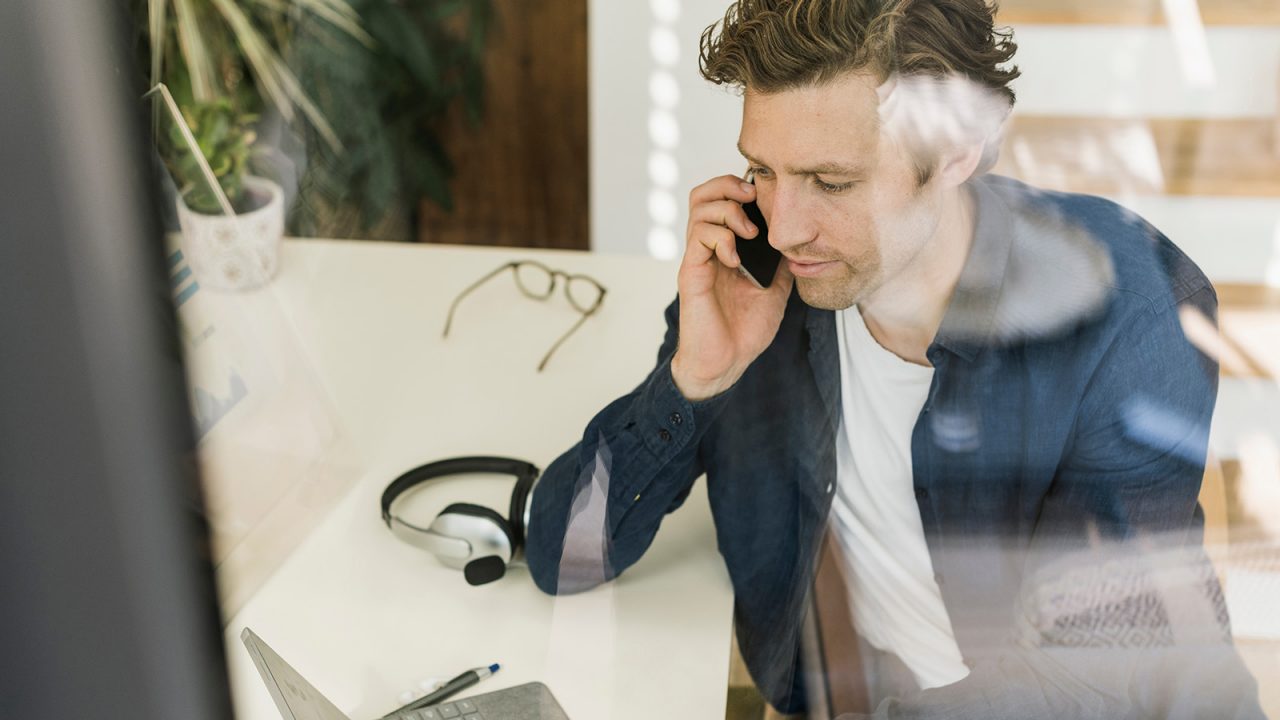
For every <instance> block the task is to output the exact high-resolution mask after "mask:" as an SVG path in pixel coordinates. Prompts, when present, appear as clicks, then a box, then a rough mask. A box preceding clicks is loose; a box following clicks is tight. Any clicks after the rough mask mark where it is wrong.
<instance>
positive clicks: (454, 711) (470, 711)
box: [394, 700, 485, 720]
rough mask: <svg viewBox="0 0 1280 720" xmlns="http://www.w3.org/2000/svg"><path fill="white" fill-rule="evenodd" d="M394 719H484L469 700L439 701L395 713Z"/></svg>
mask: <svg viewBox="0 0 1280 720" xmlns="http://www.w3.org/2000/svg"><path fill="white" fill-rule="evenodd" d="M394 717H395V720H453V718H457V720H484V719H485V716H484V715H481V714H480V711H479V710H477V709H476V706H475V704H474V703H472V702H471V701H470V700H455V701H453V702H445V703H440V704H439V705H432V706H431V707H427V708H422V709H421V710H408V711H405V712H402V713H399V714H398V715H395V716H394Z"/></svg>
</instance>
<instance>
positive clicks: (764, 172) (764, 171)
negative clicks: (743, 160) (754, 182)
mask: <svg viewBox="0 0 1280 720" xmlns="http://www.w3.org/2000/svg"><path fill="white" fill-rule="evenodd" d="M750 171H751V174H752V175H755V176H756V177H764V178H767V177H769V176H770V175H772V174H773V173H771V172H770V171H769V168H762V167H753V168H751V169H750Z"/></svg>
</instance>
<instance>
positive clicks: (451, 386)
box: [211, 241, 732, 720]
mask: <svg viewBox="0 0 1280 720" xmlns="http://www.w3.org/2000/svg"><path fill="white" fill-rule="evenodd" d="M526 257H527V258H537V259H539V260H541V261H543V262H544V263H546V264H548V265H550V266H551V267H555V268H563V269H565V270H568V271H571V272H575V271H576V272H585V273H588V274H591V275H593V276H594V277H596V278H598V279H599V280H600V281H601V282H603V283H604V284H605V285H606V286H607V287H608V289H609V294H608V296H607V297H606V300H605V303H604V306H603V307H602V309H601V311H600V312H599V314H598V315H597V316H595V317H593V318H591V319H589V320H588V321H587V322H586V324H585V325H584V326H583V327H582V328H581V329H580V330H579V331H578V333H577V334H575V335H574V336H573V337H572V338H571V339H570V340H569V341H568V342H567V343H566V344H565V345H564V346H563V347H562V348H561V349H560V350H559V351H558V353H557V355H556V356H555V357H553V358H552V360H551V363H550V365H549V366H548V368H547V370H546V371H545V372H544V373H542V374H539V373H537V372H536V371H535V367H536V365H537V362H538V360H539V359H540V358H541V356H542V354H543V353H544V352H545V351H546V349H547V348H548V347H549V346H550V345H551V343H552V342H554V341H555V339H556V338H557V337H558V336H559V334H560V333H561V332H563V331H564V330H565V329H567V328H568V327H569V326H570V325H572V323H573V322H574V321H575V320H576V318H577V315H576V313H575V311H574V310H572V308H571V307H570V306H569V305H568V302H567V301H566V300H565V299H564V298H563V296H562V295H559V294H557V295H556V296H555V297H554V298H553V299H552V300H551V301H549V302H546V303H541V302H536V301H532V300H529V299H527V298H525V297H524V296H522V295H521V294H520V293H519V292H518V291H517V289H516V288H515V286H514V283H513V281H512V278H511V277H510V276H500V277H498V278H495V279H494V280H492V281H491V282H490V283H489V284H487V285H486V286H484V287H483V288H482V289H480V290H478V291H476V292H475V293H473V294H472V296H470V297H469V298H468V299H467V300H466V301H464V303H463V304H462V305H461V306H460V308H459V311H458V315H457V318H456V319H455V325H454V329H453V332H452V333H451V337H450V338H449V339H448V340H443V339H442V338H441V337H440V332H441V328H442V325H443V322H444V316H445V312H446V309H447V307H448V303H449V302H450V300H451V299H452V297H453V296H454V295H455V294H456V293H457V292H458V291H459V290H461V289H462V288H463V287H465V286H466V285H468V284H470V283H471V282H472V281H473V280H475V279H476V278H478V277H480V276H481V275H483V274H484V273H486V272H488V271H489V270H491V269H493V268H494V267H496V266H498V265H499V264H501V263H502V262H505V261H507V260H510V259H514V258H526ZM674 289H675V267H674V266H672V265H670V264H663V263H658V262H655V261H650V260H646V259H642V258H619V257H600V256H592V255H588V254H580V253H567V252H548V251H527V250H505V249H462V248H448V247H422V246H409V245H387V244H373V243H351V242H328V241H296V242H292V241H291V242H286V244H285V247H284V251H283V256H282V271H281V275H280V276H279V277H278V278H277V279H276V280H275V282H274V283H273V287H272V290H271V291H270V292H269V293H265V292H260V293H259V294H258V296H255V297H249V298H241V299H239V300H236V301H235V302H238V303H241V304H242V305H243V304H246V303H247V304H252V303H255V302H273V303H277V304H278V306H279V307H282V308H283V314H284V315H286V316H288V317H290V318H292V320H293V321H294V322H296V324H297V327H298V328H299V335H300V338H301V342H302V344H303V345H304V346H305V347H306V348H307V349H308V351H309V352H310V353H311V356H312V358H313V359H314V369H315V375H316V376H317V377H318V378H319V383H320V385H321V386H322V387H323V388H324V389H325V391H326V392H327V394H328V396H329V399H330V400H331V405H330V407H332V408H333V412H334V414H335V415H336V417H337V418H338V420H339V423H340V425H341V430H340V433H339V434H340V436H341V438H342V440H343V442H344V444H346V445H348V446H349V447H350V449H353V451H354V456H355V457H357V458H358V461H357V462H355V463H354V464H352V463H350V462H348V463H347V464H346V465H344V468H354V469H350V470H344V471H346V472H354V473H355V475H354V476H352V477H351V478H349V480H348V481H339V482H337V483H336V486H339V487H341V486H344V482H345V486H346V487H350V489H349V490H346V491H345V494H341V493H340V494H339V498H338V499H336V500H335V501H334V503H332V504H330V506H331V507H332V508H333V509H332V510H331V511H329V512H328V513H327V515H325V516H324V517H323V519H318V520H316V521H315V522H314V523H312V525H313V526H314V529H312V530H310V531H309V532H308V533H307V534H306V535H305V538H304V539H302V540H301V542H300V544H299V545H298V546H297V547H296V549H293V550H292V552H291V554H289V556H288V558H287V559H286V560H285V561H284V562H283V564H280V565H279V567H278V569H275V571H274V573H272V574H270V576H269V577H267V578H266V579H265V581H263V582H261V583H260V584H256V585H255V587H254V588H253V592H252V593H251V594H249V593H245V595H246V597H247V600H245V601H244V602H243V604H241V605H240V609H239V610H238V612H236V614H235V615H234V616H233V617H232V618H231V619H230V622H229V624H228V627H227V629H226V643H227V652H228V656H229V662H230V671H231V680H232V687H233V690H234V694H235V705H236V710H237V716H238V717H240V718H242V720H244V719H252V720H257V719H259V718H261V719H263V720H266V719H271V720H275V718H278V717H279V716H278V714H277V711H276V709H275V707H274V705H273V704H272V702H271V699H270V697H269V696H268V694H267V691H266V689H265V688H264V687H263V685H262V682H261V681H260V679H259V678H258V674H257V672H256V671H255V670H254V668H253V666H252V664H251V662H250V661H249V659H248V657H247V655H246V653H245V651H244V648H243V646H242V645H241V643H240V640H239V637H238V636H239V633H240V630H241V628H243V627H245V626H246V625H247V626H249V627H252V628H253V629H254V631H255V632H257V633H258V634H259V635H261V636H262V637H263V639H264V640H266V641H267V642H268V643H269V644H270V645H272V646H273V647H274V648H275V649H276V650H277V651H278V652H279V653H280V654H281V655H282V656H283V657H284V658H285V659H286V660H288V661H289V662H290V663H291V664H293V665H294V666H295V667H296V668H297V669H298V670H299V671H300V672H302V673H303V675H305V676H306V677H307V678H308V679H310V680H311V681H312V683H313V684H314V685H315V686H316V687H317V688H318V689H319V690H321V691H322V692H323V693H324V694H325V695H327V696H328V697H329V698H330V699H331V700H332V701H333V702H334V703H335V704H336V705H338V706H339V707H340V708H342V709H343V710H345V711H347V712H348V713H349V714H350V715H351V716H352V718H353V720H367V719H368V718H374V717H378V716H380V715H381V714H382V713H385V712H387V711H389V710H391V709H393V708H394V707H395V706H397V705H398V702H397V698H398V696H400V695H401V694H402V693H403V692H404V691H406V690H409V689H411V688H413V687H414V685H415V684H417V683H418V682H419V681H421V680H423V679H426V678H431V677H440V676H445V677H448V676H452V675H454V674H456V673H457V672H460V671H461V670H463V669H465V668H469V667H474V666H477V665H483V664H487V663H490V662H500V663H502V665H503V669H502V670H501V672H499V673H498V674H497V675H496V676H495V677H494V678H492V679H490V680H487V681H485V682H484V683H483V684H482V685H480V686H479V687H477V688H474V689H473V690H472V691H471V692H483V691H488V690H495V689H498V688H500V687H505V686H509V685H515V684H519V683H523V682H527V681H530V680H541V681H543V682H545V683H547V684H548V685H549V686H550V687H551V689H552V691H553V692H554V693H555V695H556V696H557V698H559V700H560V702H561V704H562V705H563V706H564V708H565V710H566V712H568V714H569V715H570V716H571V717H572V718H574V719H575V720H602V719H606V718H618V719H621V718H653V717H690V718H717V717H723V716H724V707H725V693H726V678H727V673H728V662H729V660H728V654H729V645H730V632H731V609H732V594H731V589H730V585H729V582H728V577H727V574H726V572H725V569H724V565H723V561H722V560H721V558H720V556H719V554H718V553H717V551H716V544H715V536H714V532H713V527H712V524H711V519H710V515H709V511H708V508H707V502H706V495H705V489H704V486H703V484H702V483H701V482H699V485H698V487H697V489H696V490H695V492H694V494H693V496H692V497H691V498H690V500H689V502H688V503H687V504H686V506H685V507H684V508H682V509H681V510H680V511H679V512H677V513H675V514H674V515H672V516H670V517H669V518H668V520H667V521H666V522H665V523H664V525H663V527H662V530H661V532H660V533H659V534H658V537H657V540H656V541H655V543H654V545H653V547H652V548H651V549H650V550H649V552H648V553H647V555H646V556H645V557H644V558H643V560H641V562H640V563H638V564H637V565H636V566H634V567H633V568H631V569H630V570H628V571H627V572H626V573H625V574H624V575H623V576H622V577H621V578H620V579H619V580H617V581H615V582H614V583H612V584H610V585H607V586H603V587H600V588H597V589H596V590H594V591H591V592H589V593H585V594H583V595H580V596H575V597H564V598H552V597H548V596H545V595H543V594H542V593H541V592H539V591H538V590H537V589H536V588H535V587H534V585H533V583H532V581H531V580H529V577H528V573H527V570H525V569H524V568H515V569H513V570H512V571H510V572H509V573H508V575H507V577H506V578H504V579H503V580H501V581H499V582H497V583H494V584H492V585H489V586H485V587H481V588H472V587H469V586H467V585H466V583H465V581H464V580H463V578H462V575H461V573H459V572H457V571H453V570H448V569H446V568H444V567H443V566H441V565H439V564H438V563H437V562H436V561H435V559H434V558H432V557H430V556H429V555H427V554H425V553H423V552H422V551H420V550H417V549H415V548H412V547H409V546H407V545H405V544H402V543H401V542H400V541H398V540H397V539H395V538H394V537H393V536H392V535H391V534H390V532H389V531H388V530H387V529H386V527H385V526H383V525H382V523H381V522H380V518H379V515H378V509H377V508H378V498H379V495H380V493H381V491H382V489H383V487H384V486H385V484H386V483H387V482H389V481H390V480H391V479H392V478H393V477H395V476H396V475H397V474H399V473H400V472H402V471H404V470H406V469H408V468H410V467H412V466H414V465H416V464H418V463H422V462H426V461H430V460H435V459H440V458H444V457H450V456H455V455H465V454H500V455H511V456H514V457H520V458H525V459H528V460H530V461H532V462H534V463H535V464H538V465H539V466H540V467H544V468H545V467H546V465H547V464H548V463H549V462H550V461H551V460H552V459H554V458H555V457H556V456H557V455H559V453H561V452H562V451H564V450H565V449H567V448H568V447H569V446H570V445H571V444H572V443H573V442H575V441H576V440H577V439H578V438H579V436H580V434H581V432H582V430H583V428H584V427H585V425H586V423H587V421H588V420H589V419H590V417H591V416H592V415H593V414H594V413H595V412H597V411H598V410H599V409H600V408H602V407H603V406H604V405H605V404H606V403H607V402H608V401H610V400H612V399H614V398H616V397H617V396H619V395H620V394H622V393H625V392H627V391H628V390H630V389H631V388H632V387H633V386H634V385H635V384H636V383H638V382H639V381H640V380H641V379H642V378H643V377H644V375H645V374H646V373H647V371H648V370H649V369H650V368H651V366H652V363H653V361H654V356H655V352H656V349H657V346H658V343H659V341H660V339H661V333H662V329H663V323H662V317H661V311H662V308H663V307H664V306H665V305H666V303H667V302H669V300H670V299H671V297H673V296H674ZM270 296H274V297H275V298H277V299H276V300H269V299H268V298H269V297H270ZM215 302H217V300H215ZM349 457H350V454H348V460H349ZM239 467H240V468H241V471H240V472H239V473H231V474H229V475H228V476H227V477H218V476H215V477H213V478H212V479H211V482H213V483H220V482H234V483H238V487H239V488H240V489H239V490H238V491H237V492H239V493H241V494H244V493H245V492H246V491H245V490H244V486H245V484H246V482H247V480H246V471H245V469H244V468H245V467H246V466H245V465H243V464H242V465H240V466H239ZM249 467H251V463H250V465H249ZM317 472H320V473H321V474H323V472H324V471H323V469H320V470H317ZM338 474H341V472H339V473H338ZM230 475H234V477H230ZM266 480H267V479H266V478H264V481H266ZM330 485H331V486H333V485H334V483H330ZM510 485H511V482H510V480H506V479H498V478H492V479H489V478H479V479H477V480H476V481H474V482H472V483H471V484H469V485H468V484H467V483H466V482H465V481H457V480H454V481H450V482H448V483H447V484H441V485H439V486H438V487H436V488H434V489H430V490H427V491H425V492H423V493H420V494H419V495H418V496H417V497H415V498H414V499H413V501H411V503H412V504H411V505H410V508H409V509H408V510H407V511H406V513H405V514H406V515H412V516H413V517H419V518H423V519H428V520H429V519H430V518H431V517H434V514H435V512H437V511H438V510H439V509H441V508H442V507H443V506H444V505H446V504H448V503H450V502H457V501H471V502H481V503H490V504H492V506H493V507H497V508H501V509H502V511H503V512H504V513H505V508H506V500H507V498H508V497H509V489H510ZM290 493H292V494H290ZM213 494H214V495H215V496H216V495H218V489H217V488H215V489H214V492H213ZM235 494H236V493H235V492H233V493H230V496H235ZM276 495H277V496H279V499H277V500H276V502H277V504H279V505H283V506H285V510H283V511H282V510H280V509H279V508H276V510H275V511H274V514H268V517H269V518H270V517H275V518H276V520H275V521H279V517H280V516H282V515H284V516H288V515H290V514H293V515H296V514H298V513H305V512H306V510H305V506H306V503H297V501H296V498H297V497H305V496H306V495H307V493H306V492H305V491H298V490H296V489H293V490H290V491H289V492H277V493H276ZM222 497H223V498H224V500H225V498H226V497H228V496H227V495H223V496H222ZM290 498H295V499H294V500H291V499H290ZM291 503H292V504H293V505H296V506H297V507H293V505H291ZM318 506H321V507H323V503H320V504H319V505H318ZM290 508H292V509H290ZM317 512H318V511H317ZM259 535H262V533H259ZM250 536H252V533H250ZM237 552H239V553H240V554H241V555H243V556H245V557H249V558H255V557H256V558H257V559H258V561H259V562H270V558H269V555H270V554H269V553H254V552H252V551H251V550H250V551H245V550H244V548H238V549H237ZM252 564H253V561H252V560H250V561H245V562H242V563H241V567H240V569H239V570H238V571H237V572H242V571H243V570H244V569H245V568H246V567H248V566H250V565H252ZM242 574H243V573H242ZM264 574H265V573H264ZM252 575H253V573H247V575H246V577H249V576H252ZM224 581H231V579H229V578H224Z"/></svg>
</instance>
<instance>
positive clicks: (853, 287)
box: [796, 262, 876, 310]
mask: <svg viewBox="0 0 1280 720" xmlns="http://www.w3.org/2000/svg"><path fill="white" fill-rule="evenodd" d="M875 276H876V273H875V268H870V269H868V270H855V269H854V268H853V266H851V265H850V264H849V263H848V262H842V263H841V267H840V272H838V273H835V274H833V276H832V277H829V278H796V290H797V291H798V292H799V293H800V299H801V300H803V301H804V303H805V304H806V305H808V306H809V307H813V308H817V309H819V310H845V309H848V308H851V307H853V306H854V305H856V304H858V303H859V302H861V301H862V300H863V299H864V298H865V297H866V296H867V295H869V294H870V292H871V291H872V290H873V289H874V287H873V286H872V285H873V280H874V278H875Z"/></svg>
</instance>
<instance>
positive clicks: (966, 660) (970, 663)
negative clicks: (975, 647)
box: [964, 655, 978, 670]
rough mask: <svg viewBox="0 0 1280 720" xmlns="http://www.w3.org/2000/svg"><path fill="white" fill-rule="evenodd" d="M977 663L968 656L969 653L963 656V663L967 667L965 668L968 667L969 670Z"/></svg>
mask: <svg viewBox="0 0 1280 720" xmlns="http://www.w3.org/2000/svg"><path fill="white" fill-rule="evenodd" d="M977 664H978V663H977V662H975V661H974V659H973V657H971V656H969V655H965V656H964V665H965V667H967V668H969V669H970V670H972V669H973V666H974V665H977Z"/></svg>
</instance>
